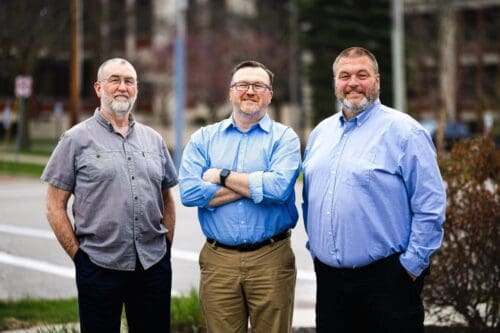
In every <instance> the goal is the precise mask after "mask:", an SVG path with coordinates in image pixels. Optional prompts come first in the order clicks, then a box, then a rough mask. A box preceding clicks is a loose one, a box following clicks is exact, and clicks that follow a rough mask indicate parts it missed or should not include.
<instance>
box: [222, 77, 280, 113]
mask: <svg viewBox="0 0 500 333" xmlns="http://www.w3.org/2000/svg"><path fill="white" fill-rule="evenodd" d="M242 83H248V84H249V85H248V89H246V90H239V89H238V88H237V87H236V86H235V84H242ZM257 83H258V84H259V85H265V86H266V88H265V89H258V90H259V91H255V87H254V86H253V85H252V84H257ZM259 85H258V86H259ZM270 87H271V82H270V78H269V75H268V74H267V72H266V71H265V70H264V69H262V68H260V67H243V68H240V69H239V70H237V71H236V72H235V73H234V75H233V78H232V80H231V88H230V89H229V100H230V101H231V104H232V106H233V111H234V115H235V117H238V116H244V117H245V118H248V119H252V120H256V122H258V121H259V120H260V119H261V118H262V117H263V116H264V114H265V113H266V109H267V106H268V105H269V103H271V99H272V96H273V92H272V90H271V89H270Z"/></svg>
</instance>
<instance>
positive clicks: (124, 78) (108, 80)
mask: <svg viewBox="0 0 500 333" xmlns="http://www.w3.org/2000/svg"><path fill="white" fill-rule="evenodd" d="M113 79H116V81H114V80H113ZM118 80H120V82H118ZM127 80H132V81H133V82H132V83H131V82H129V83H127ZM103 81H107V82H108V83H109V84H111V85H113V86H120V85H121V84H122V82H123V83H124V84H125V86H126V87H134V86H137V84H138V83H139V81H137V80H136V79H135V78H134V77H132V76H127V77H121V76H119V75H110V76H109V77H108V78H106V79H102V80H100V81H99V82H103Z"/></svg>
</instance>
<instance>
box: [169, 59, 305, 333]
mask: <svg viewBox="0 0 500 333" xmlns="http://www.w3.org/2000/svg"><path fill="white" fill-rule="evenodd" d="M272 80H273V74H272V73H271V72H270V71H269V70H268V69H267V68H266V67H265V66H264V65H262V64H260V63H258V62H255V61H245V62H242V63H240V64H238V65H237V66H236V67H235V68H234V69H233V72H232V77H231V84H230V88H229V99H230V101H231V104H232V107H233V112H232V114H231V117H230V118H228V119H225V120H223V121H221V122H218V123H216V124H213V125H210V126H207V127H204V128H201V129H200V130H198V131H197V132H196V133H195V134H193V136H192V137H191V140H190V142H189V143H188V145H187V146H186V148H185V150H184V154H183V157H182V163H181V167H180V170H179V183H180V190H181V197H182V202H183V204H184V205H186V206H196V207H198V217H199V220H200V224H201V228H202V230H203V233H204V234H205V236H206V237H207V243H206V244H205V245H204V247H203V249H202V251H201V253H200V270H201V281H200V300H201V305H202V309H203V312H204V315H205V319H206V323H207V329H208V331H209V332H215V333H216V332H221V333H227V332H232V333H233V332H242V333H243V332H245V333H246V332H247V322H248V319H249V318H250V324H251V326H252V331H253V332H261V333H269V332H290V331H291V324H292V312H293V300H294V289H295V278H296V268H295V258H294V254H293V252H292V249H291V247H290V229H292V228H293V227H294V226H295V224H296V222H297V217H298V214H297V209H296V207H295V193H294V184H295V180H296V178H297V176H298V174H299V170H300V163H301V158H300V142H299V139H298V137H297V135H296V134H295V133H294V131H293V130H292V129H291V128H290V127H287V126H284V125H282V124H280V123H277V122H275V121H272V120H271V119H270V118H269V115H268V114H267V106H268V105H269V103H270V102H271V98H272V96H273V91H272Z"/></svg>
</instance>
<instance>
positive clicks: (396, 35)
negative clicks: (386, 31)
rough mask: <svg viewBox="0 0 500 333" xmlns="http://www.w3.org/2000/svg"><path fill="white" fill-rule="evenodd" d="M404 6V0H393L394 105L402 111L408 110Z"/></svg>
mask: <svg viewBox="0 0 500 333" xmlns="http://www.w3.org/2000/svg"><path fill="white" fill-rule="evenodd" d="M403 6H404V4H403V0H392V34H391V39H392V43H391V45H392V77H393V79H392V89H393V91H394V107H395V108H396V109H398V110H400V111H402V112H407V111H408V110H407V109H406V78H405V66H404V9H403Z"/></svg>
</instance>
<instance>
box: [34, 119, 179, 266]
mask: <svg viewBox="0 0 500 333" xmlns="http://www.w3.org/2000/svg"><path fill="white" fill-rule="evenodd" d="M41 178H42V180H44V181H46V182H48V183H49V184H52V185H54V186H55V187H58V188H60V189H63V190H65V191H68V192H71V193H73V195H74V201H73V217H74V225H75V233H76V236H77V238H78V239H79V241H80V248H81V249H82V250H83V251H85V253H87V254H88V255H89V257H90V259H91V260H92V262H94V263H95V264H97V265H99V266H102V267H106V268H111V269H117V270H127V271H130V270H134V269H135V265H136V259H137V256H138V258H139V260H140V262H141V264H142V266H143V267H144V268H145V269H147V268H149V267H151V266H152V265H154V264H155V263H157V262H158V261H159V260H160V259H161V258H162V257H163V256H164V255H165V253H166V251H167V247H166V239H165V233H166V229H165V227H164V226H163V224H162V219H163V209H164V204H163V196H162V190H163V189H166V188H169V187H172V186H174V185H176V184H177V177H176V173H175V169H174V166H173V163H172V159H171V158H170V155H169V153H168V151H167V149H166V147H165V143H164V141H163V139H162V137H161V136H160V135H159V134H158V133H157V132H156V131H154V130H153V129H152V128H150V127H147V126H144V125H142V124H139V123H136V122H135V121H134V119H133V117H131V121H130V128H129V131H128V134H127V136H126V137H123V136H122V135H120V134H119V133H117V132H115V130H114V129H113V126H112V125H111V124H110V123H109V122H108V121H107V120H106V119H105V118H104V117H103V116H102V115H101V114H100V113H99V111H98V110H96V111H95V113H94V116H93V117H91V118H89V119H87V120H85V121H83V122H82V123H80V124H78V125H76V126H74V127H73V128H71V129H70V130H68V131H67V132H66V133H64V135H63V136H62V137H61V139H60V141H59V143H58V144H57V147H56V148H55V150H54V152H53V153H52V156H51V157H50V160H49V162H48V164H47V166H46V167H45V170H44V171H43V174H42V177H41Z"/></svg>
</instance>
